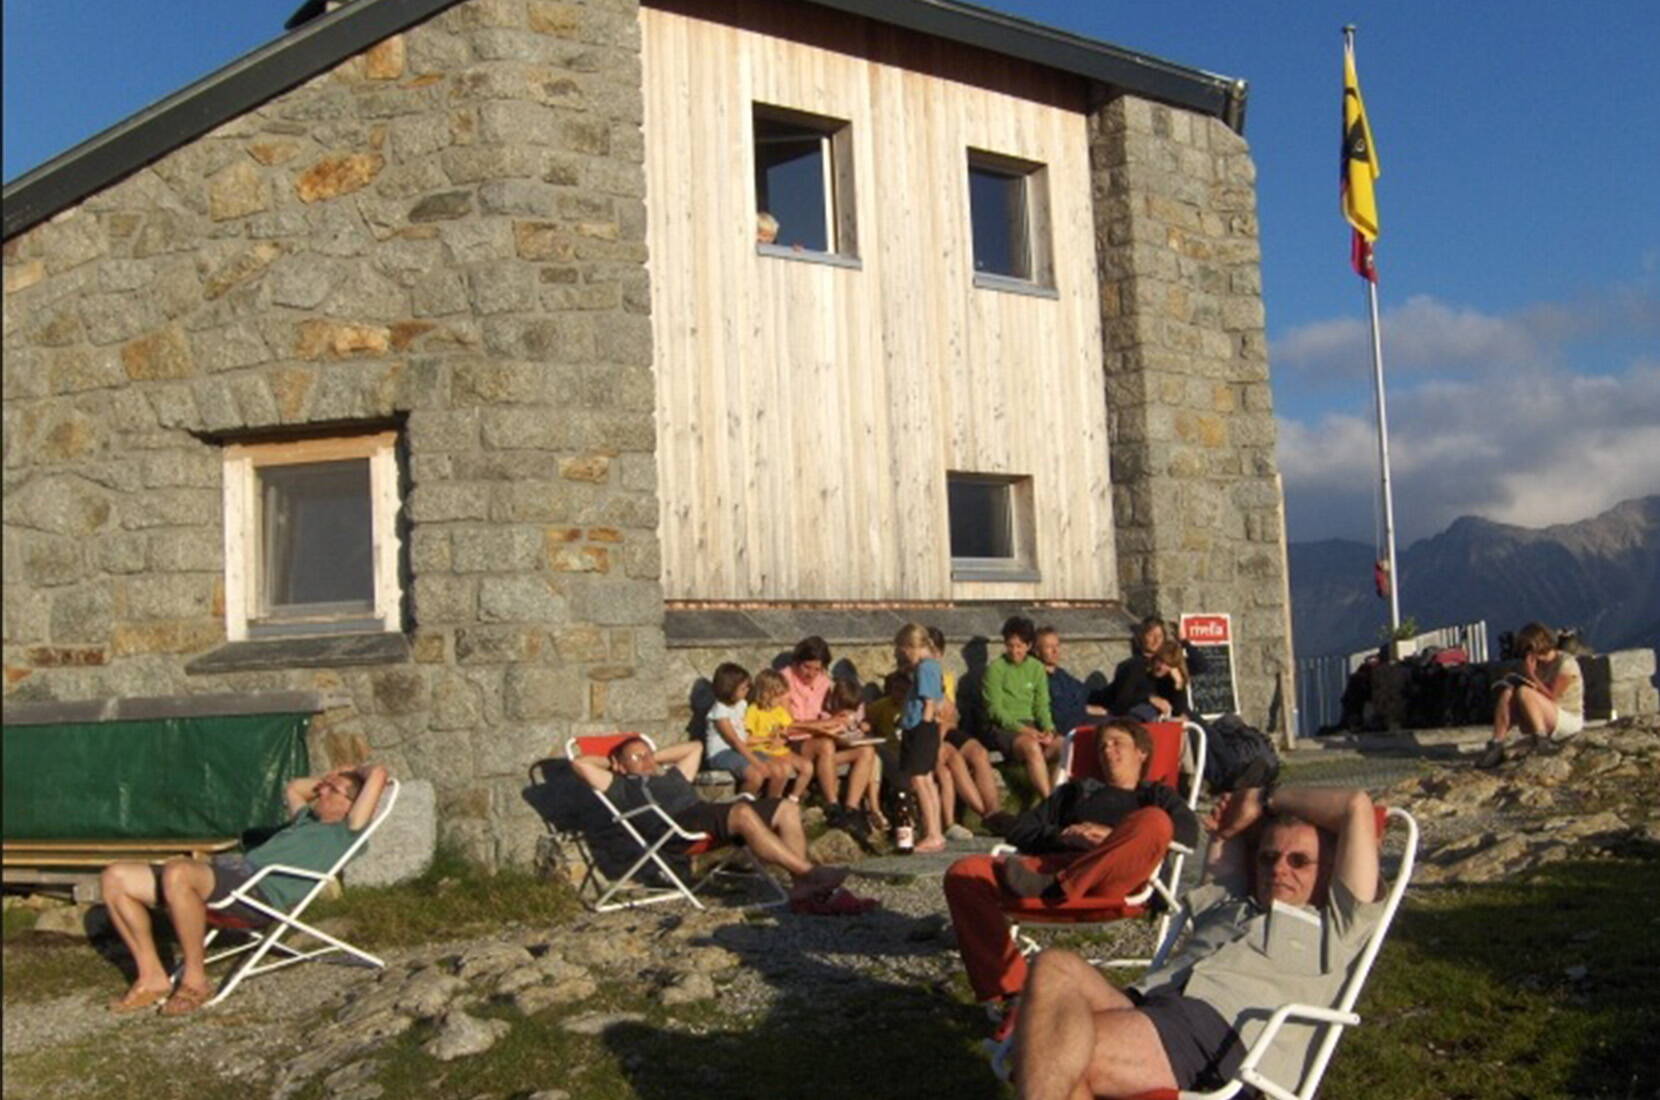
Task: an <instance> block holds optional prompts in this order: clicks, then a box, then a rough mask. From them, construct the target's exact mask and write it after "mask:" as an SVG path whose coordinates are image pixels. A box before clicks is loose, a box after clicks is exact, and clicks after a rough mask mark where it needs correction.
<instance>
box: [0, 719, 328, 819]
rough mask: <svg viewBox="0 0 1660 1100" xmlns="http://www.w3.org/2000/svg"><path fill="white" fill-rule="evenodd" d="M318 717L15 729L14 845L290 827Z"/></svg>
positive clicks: (8, 769) (9, 814)
mask: <svg viewBox="0 0 1660 1100" xmlns="http://www.w3.org/2000/svg"><path fill="white" fill-rule="evenodd" d="M310 722H311V716H310V715H309V714H255V715H238V716H236V717H229V718H168V719H161V720H157V721H149V722H87V723H75V724H67V723H66V724H63V725H44V726H7V727H6V729H5V811H4V816H5V825H4V830H5V838H6V839H7V840H52V839H68V838H76V839H79V838H82V837H85V838H92V839H116V838H121V837H132V838H141V837H142V838H162V837H217V836H236V835H238V834H240V833H241V832H242V831H243V830H245V829H251V828H258V827H268V826H273V825H280V824H282V823H283V821H284V820H285V819H286V817H287V814H286V813H285V812H284V808H283V799H282V791H283V786H284V785H285V784H286V783H287V782H288V781H289V780H290V779H292V778H294V777H295V776H299V775H305V774H306V772H307V765H308V761H307V757H306V747H305V731H306V727H307V726H308V725H309V724H310Z"/></svg>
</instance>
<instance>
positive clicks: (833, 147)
mask: <svg viewBox="0 0 1660 1100" xmlns="http://www.w3.org/2000/svg"><path fill="white" fill-rule="evenodd" d="M851 131H852V128H851V127H850V126H849V125H848V124H847V122H845V121H843V120H841V119H834V118H825V117H823V116H822V115H813V114H807V113H806V112H804V111H793V110H790V109H788V108H785V107H773V106H770V105H767V104H763V103H757V104H755V131H754V133H755V216H756V238H755V239H756V249H757V251H759V252H761V253H763V254H765V255H774V256H786V257H790V258H800V259H819V260H824V259H843V260H850V259H854V258H856V257H857V256H858V254H859V241H858V234H857V231H856V226H855V222H854V202H853V145H852V136H851Z"/></svg>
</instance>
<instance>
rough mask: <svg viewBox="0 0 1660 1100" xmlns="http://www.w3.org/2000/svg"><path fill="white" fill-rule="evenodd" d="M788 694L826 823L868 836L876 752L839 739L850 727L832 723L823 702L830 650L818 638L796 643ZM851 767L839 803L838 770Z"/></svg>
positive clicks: (786, 672)
mask: <svg viewBox="0 0 1660 1100" xmlns="http://www.w3.org/2000/svg"><path fill="white" fill-rule="evenodd" d="M783 672H784V683H785V685H786V686H787V689H788V690H787V692H786V694H785V696H784V706H785V707H787V708H788V709H789V712H790V717H791V718H793V719H794V720H795V726H794V728H795V729H796V730H798V731H800V732H802V733H806V734H809V735H810V736H809V737H808V738H807V740H805V741H803V742H801V743H800V744H799V745H797V746H796V751H797V752H799V753H800V754H801V755H802V756H805V757H806V758H807V759H808V761H810V762H811V763H812V765H813V771H814V774H815V775H817V777H818V785H819V790H820V791H821V792H823V794H824V802H825V807H826V809H825V819H826V820H827V821H829V822H830V824H831V825H833V826H836V827H838V828H843V829H847V830H848V831H849V832H852V833H853V834H854V835H856V836H860V837H863V836H864V835H866V834H868V833H869V831H870V822H869V820H868V819H867V818H866V817H865V812H864V810H862V809H860V805H861V804H862V803H863V801H864V797H865V789H866V788H867V787H868V786H869V785H870V777H871V773H872V772H873V771H874V770H875V768H876V751H875V750H874V749H872V748H871V747H870V746H869V745H860V746H858V747H856V748H840V747H838V742H837V739H836V735H837V733H839V732H840V731H841V729H842V727H843V726H844V725H845V723H841V722H838V721H836V720H835V719H832V718H831V717H830V716H829V714H828V713H827V712H826V709H825V705H824V701H825V698H826V696H828V695H829V694H830V684H831V680H830V646H829V645H828V644H827V643H826V642H825V640H824V639H823V638H821V637H819V636H818V635H817V634H814V635H813V636H811V637H809V638H803V639H802V640H801V641H800V642H798V643H796V647H795V649H794V650H793V651H792V652H791V654H790V663H789V664H788V665H787V666H785V668H784V670H783ZM841 764H846V765H847V769H848V770H847V791H846V792H845V794H844V795H843V797H842V799H841V800H840V801H839V802H838V801H837V799H836V768H837V767H838V766H839V765H841Z"/></svg>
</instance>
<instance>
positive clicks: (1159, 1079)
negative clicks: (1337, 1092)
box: [1014, 787, 1383, 1100]
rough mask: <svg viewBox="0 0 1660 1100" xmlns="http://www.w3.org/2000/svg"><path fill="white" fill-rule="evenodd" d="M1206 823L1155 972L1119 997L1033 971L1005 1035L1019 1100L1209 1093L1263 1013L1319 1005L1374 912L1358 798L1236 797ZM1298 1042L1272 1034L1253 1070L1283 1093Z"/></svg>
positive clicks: (1342, 975)
mask: <svg viewBox="0 0 1660 1100" xmlns="http://www.w3.org/2000/svg"><path fill="white" fill-rule="evenodd" d="M1206 824H1207V825H1208V826H1209V827H1210V828H1211V830H1212V839H1211V843H1210V849H1209V852H1208V854H1207V859H1206V879H1207V881H1206V884H1205V885H1202V886H1200V887H1199V888H1198V889H1196V890H1193V891H1191V892H1190V893H1189V894H1188V895H1187V898H1186V904H1187V905H1188V906H1189V907H1190V909H1191V910H1192V912H1193V914H1194V916H1193V930H1192V933H1191V935H1190V937H1189V939H1188V941H1187V945H1186V946H1185V947H1184V948H1183V949H1182V950H1181V951H1180V952H1179V953H1178V954H1176V955H1175V956H1174V957H1173V958H1172V959H1170V960H1169V961H1167V962H1166V963H1165V964H1164V966H1162V967H1160V968H1159V969H1157V970H1155V971H1153V972H1151V973H1149V974H1147V975H1146V976H1145V977H1143V978H1141V979H1140V980H1139V981H1137V982H1136V983H1135V984H1133V985H1131V986H1130V987H1129V988H1128V989H1127V990H1120V989H1118V988H1117V987H1116V986H1114V985H1112V984H1111V983H1110V982H1108V981H1107V980H1106V979H1105V978H1104V977H1102V976H1101V975H1100V973H1099V972H1097V971H1096V970H1095V968H1094V967H1092V966H1090V965H1089V963H1087V962H1086V961H1085V960H1084V959H1082V958H1080V957H1079V956H1078V955H1076V954H1073V953H1072V952H1069V951H1061V950H1049V951H1045V952H1043V953H1042V954H1041V955H1039V956H1038V959H1037V962H1036V963H1035V964H1034V966H1033V968H1032V976H1031V980H1030V981H1029V982H1028V983H1027V985H1026V994H1025V998H1024V1003H1023V1005H1022V1009H1021V1013H1020V1020H1019V1023H1018V1024H1017V1025H1016V1028H1015V1035H1014V1048H1015V1083H1016V1086H1017V1089H1018V1094H1019V1095H1020V1096H1021V1097H1023V1098H1025V1100H1063V1098H1071V1097H1077V1096H1091V1097H1104V1098H1109V1100H1110V1098H1122V1097H1130V1096H1136V1095H1139V1094H1141V1093H1144V1092H1153V1091H1156V1090H1161V1089H1170V1090H1174V1089H1210V1088H1215V1087H1218V1086H1219V1085H1220V1084H1221V1083H1222V1082H1224V1081H1226V1080H1228V1079H1230V1078H1232V1077H1233V1076H1234V1075H1235V1073H1237V1071H1238V1068H1239V1065H1240V1063H1241V1062H1242V1061H1243V1060H1244V1056H1245V1049H1246V1045H1247V1044H1249V1043H1250V1042H1251V1041H1252V1040H1253V1039H1254V1038H1255V1037H1256V1036H1257V1035H1258V1034H1259V1033H1260V1032H1261V1031H1262V1029H1263V1027H1264V1026H1265V1025H1266V1024H1267V1022H1268V1018H1269V1016H1270V1014H1271V1010H1272V1009H1273V1008H1275V1007H1277V1006H1279V1005H1281V1004H1285V1003H1288V1002H1297V1003H1301V1004H1312V1005H1329V1004H1331V1003H1332V1001H1333V1000H1334V999H1335V997H1336V995H1337V992H1338V990H1340V989H1341V987H1342V985H1343V982H1344V981H1345V980H1346V979H1347V978H1348V976H1349V970H1350V967H1351V965H1352V964H1353V962H1354V960H1355V959H1356V958H1357V957H1358V956H1359V954H1360V952H1361V950H1362V949H1363V947H1364V945H1365V942H1366V939H1367V937H1368V936H1369V935H1370V934H1371V931H1372V929H1373V928H1374V927H1375V926H1376V924H1377V921H1378V920H1379V918H1380V917H1381V916H1382V911H1383V902H1382V901H1380V900H1377V899H1378V891H1379V883H1378V838H1377V824H1376V817H1375V813H1374V810H1373V807H1372V801H1371V799H1369V798H1368V797H1367V796H1366V794H1365V793H1364V792H1362V791H1355V790H1347V789H1342V788H1329V787H1328V788H1316V787H1300V788H1295V789H1287V790H1280V791H1274V790H1273V789H1272V788H1269V789H1267V790H1263V789H1242V790H1239V791H1235V792H1231V793H1229V794H1225V795H1223V796H1222V797H1221V799H1220V800H1219V801H1218V802H1217V805H1216V807H1215V809H1214V810H1213V811H1212V813H1211V816H1210V817H1209V818H1207V820H1206ZM1287 910H1289V912H1286V911H1287ZM1312 1037H1313V1029H1312V1026H1311V1025H1306V1024H1291V1025H1288V1026H1286V1027H1285V1028H1284V1029H1283V1030H1282V1031H1281V1032H1280V1033H1279V1034H1278V1035H1277V1036H1276V1037H1275V1039H1274V1042H1273V1043H1272V1045H1271V1046H1270V1047H1269V1049H1268V1052H1267V1054H1266V1055H1265V1056H1264V1058H1263V1059H1262V1061H1261V1063H1260V1065H1259V1068H1261V1069H1262V1070H1263V1071H1264V1072H1265V1073H1266V1074H1267V1075H1268V1076H1269V1077H1270V1078H1272V1079H1274V1080H1276V1081H1281V1082H1287V1081H1295V1080H1296V1079H1297V1078H1298V1077H1299V1076H1300V1074H1301V1068H1302V1067H1303V1066H1304V1064H1305V1060H1306V1059H1307V1058H1308V1057H1309V1056H1310V1055H1311V1054H1312V1046H1313V1044H1312V1041H1311V1040H1312Z"/></svg>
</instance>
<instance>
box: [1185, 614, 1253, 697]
mask: <svg viewBox="0 0 1660 1100" xmlns="http://www.w3.org/2000/svg"><path fill="white" fill-rule="evenodd" d="M1179 628H1180V632H1181V640H1182V644H1183V645H1184V646H1186V648H1187V651H1188V673H1189V678H1190V680H1191V685H1190V692H1191V695H1192V704H1193V710H1194V711H1195V712H1196V713H1197V714H1199V715H1200V716H1202V717H1204V718H1215V717H1216V716H1217V715H1220V714H1233V713H1236V712H1237V711H1238V710H1239V686H1238V684H1237V683H1236V682H1235V680H1234V671H1233V620H1232V619H1230V618H1229V617H1228V616H1227V615H1226V614H1213V613H1205V614H1191V615H1183V616H1182V617H1181V620H1180V623H1179Z"/></svg>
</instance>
